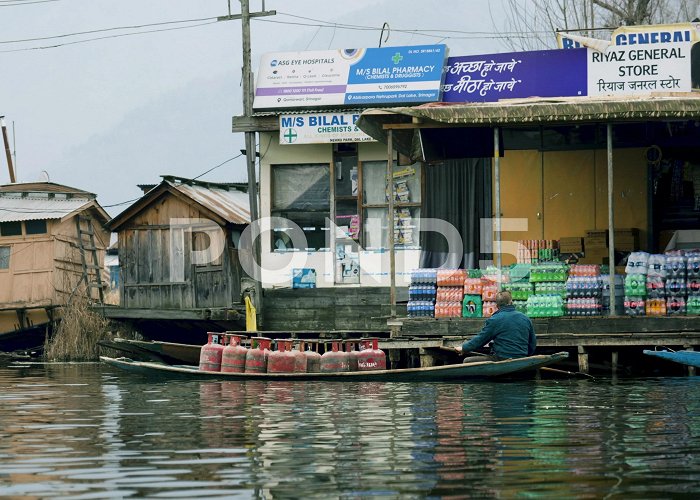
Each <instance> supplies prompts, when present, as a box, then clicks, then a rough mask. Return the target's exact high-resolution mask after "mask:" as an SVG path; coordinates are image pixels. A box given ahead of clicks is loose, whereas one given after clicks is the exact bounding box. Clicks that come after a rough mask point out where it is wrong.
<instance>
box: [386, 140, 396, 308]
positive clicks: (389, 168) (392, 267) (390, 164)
mask: <svg viewBox="0 0 700 500" xmlns="http://www.w3.org/2000/svg"><path fill="white" fill-rule="evenodd" d="M393 142H394V135H393V131H392V130H391V129H389V130H387V141H386V143H387V162H386V182H387V186H388V188H389V279H390V284H391V285H390V288H389V302H390V304H391V319H394V318H395V317H396V253H395V249H394V224H396V221H395V217H394V144H393Z"/></svg>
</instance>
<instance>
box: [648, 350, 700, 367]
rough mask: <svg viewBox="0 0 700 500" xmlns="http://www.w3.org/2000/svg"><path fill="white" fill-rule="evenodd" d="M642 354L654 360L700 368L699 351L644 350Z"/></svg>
mask: <svg viewBox="0 0 700 500" xmlns="http://www.w3.org/2000/svg"><path fill="white" fill-rule="evenodd" d="M643 352H644V354H646V355H648V356H653V357H655V358H661V359H665V360H666V361H673V362H674V363H679V364H681V365H686V366H694V367H695V368H700V351H650V350H646V349H645V350H644V351H643Z"/></svg>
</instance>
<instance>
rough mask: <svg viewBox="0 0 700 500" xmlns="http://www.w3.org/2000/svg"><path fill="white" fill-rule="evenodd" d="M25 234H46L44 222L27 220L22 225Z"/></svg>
mask: <svg viewBox="0 0 700 500" xmlns="http://www.w3.org/2000/svg"><path fill="white" fill-rule="evenodd" d="M24 232H25V234H46V221H45V220H28V221H26V222H25V223H24Z"/></svg>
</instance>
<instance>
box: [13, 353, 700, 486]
mask: <svg viewBox="0 0 700 500" xmlns="http://www.w3.org/2000/svg"><path fill="white" fill-rule="evenodd" d="M698 396H700V386H698V384H697V383H696V382H695V379H690V378H678V379H666V380H663V379H649V380H638V381H634V380H626V381H624V382H620V383H610V382H605V381H603V382H597V383H591V382H589V381H552V380H547V381H522V382H511V383H472V384H383V383H354V384H345V383H308V382H306V383H304V382H233V381H222V382H216V381H188V380H161V381H154V380H148V379H146V378H142V377H137V376H132V375H129V374H125V373H121V372H118V371H114V370H112V369H109V368H106V367H101V366H99V365H35V366H30V367H26V368H17V367H4V368H3V367H0V495H1V496H22V497H30V498H31V497H36V498H45V497H49V496H56V495H60V496H66V497H74V498H103V497H105V496H116V497H128V496H137V497H142V496H149V497H158V496H164V497H181V498H184V497H195V496H198V497H201V496H226V497H229V498H231V497H234V498H235V497H236V496H240V497H243V498H249V497H256V498H299V497H305V498H314V497H315V498H328V497H339V496H349V495H356V496H361V497H374V496H380V495H386V496H389V497H397V496H401V497H417V498H423V497H426V496H427V497H451V496H464V495H468V496H475V497H510V496H546V497H558V498H559V497H571V496H574V492H575V496H576V497H581V498H588V497H592V498H600V497H604V496H606V495H619V496H632V497H645V496H648V495H651V496H654V497H662V498H663V497H674V496H682V495H690V494H691V493H692V492H695V491H697V490H698V486H699V485H700V467H699V465H700V464H699V463H698V461H699V460H698V458H697V457H698V456H700V455H699V452H700V440H698V439H697V438H698V436H699V435H700V411H698V410H699V409H700V398H699V397H698Z"/></svg>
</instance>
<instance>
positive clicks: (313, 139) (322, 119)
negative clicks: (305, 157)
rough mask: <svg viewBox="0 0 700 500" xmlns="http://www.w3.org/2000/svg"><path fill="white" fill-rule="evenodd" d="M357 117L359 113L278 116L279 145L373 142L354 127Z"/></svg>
mask: <svg viewBox="0 0 700 500" xmlns="http://www.w3.org/2000/svg"><path fill="white" fill-rule="evenodd" d="M359 117H360V113H320V114H311V115H280V118H279V124H280V144H282V145H289V144H329V143H336V142H369V141H374V139H372V137H370V136H369V135H367V134H365V133H364V132H363V131H362V130H360V129H359V128H357V126H356V125H355V122H357V119H358V118H359Z"/></svg>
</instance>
